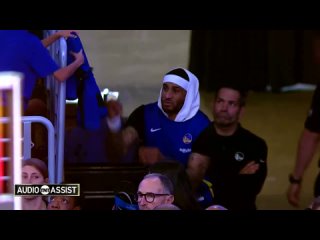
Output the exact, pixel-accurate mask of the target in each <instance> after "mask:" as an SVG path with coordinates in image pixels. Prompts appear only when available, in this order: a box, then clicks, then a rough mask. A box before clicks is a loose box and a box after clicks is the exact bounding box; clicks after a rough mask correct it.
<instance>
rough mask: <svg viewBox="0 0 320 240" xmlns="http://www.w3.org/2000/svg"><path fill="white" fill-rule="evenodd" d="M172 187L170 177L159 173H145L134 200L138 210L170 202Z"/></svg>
mask: <svg viewBox="0 0 320 240" xmlns="http://www.w3.org/2000/svg"><path fill="white" fill-rule="evenodd" d="M173 194H174V188H173V184H172V182H171V181H170V179H169V178H168V177H167V176H165V175H162V174H159V173H151V174H147V175H146V176H145V177H144V178H143V180H142V181H141V182H140V184H139V187H138V192H137V195H136V201H137V202H138V205H139V210H154V208H155V207H157V206H159V205H162V204H172V203H173V201H174V196H173Z"/></svg>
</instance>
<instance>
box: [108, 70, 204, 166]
mask: <svg viewBox="0 0 320 240" xmlns="http://www.w3.org/2000/svg"><path fill="white" fill-rule="evenodd" d="M114 115H116V114H114ZM117 119H118V120H117ZM119 120H120V118H119V116H116V117H114V118H109V119H108V124H109V127H110V129H112V130H113V131H114V132H116V131H119V129H120V124H117V121H118V122H119ZM209 122H210V120H209V119H208V117H207V116H206V115H205V114H204V113H203V112H201V111H200V94H199V81H198V79H197V77H196V76H195V75H194V74H192V73H191V72H190V71H188V70H186V69H184V68H175V69H173V70H171V71H170V72H168V73H167V74H165V75H164V78H163V84H162V88H161V90H160V96H159V99H158V101H157V102H154V103H150V104H147V105H141V106H140V107H138V108H136V109H135V110H134V111H133V112H132V114H131V115H130V116H129V119H128V122H127V126H126V128H125V130H124V131H123V135H122V136H123V140H124V144H125V146H126V147H127V146H130V145H131V144H133V143H134V142H135V141H140V143H141V144H140V148H139V159H140V161H141V162H142V163H143V164H146V165H149V164H153V163H155V162H157V161H160V160H161V159H172V160H176V161H179V162H181V163H182V164H183V165H184V166H186V164H187V161H188V157H189V154H190V153H191V146H192V143H193V142H194V140H195V139H196V138H197V136H198V135H199V134H200V132H201V131H202V130H203V129H204V128H205V127H206V126H208V124H209Z"/></svg>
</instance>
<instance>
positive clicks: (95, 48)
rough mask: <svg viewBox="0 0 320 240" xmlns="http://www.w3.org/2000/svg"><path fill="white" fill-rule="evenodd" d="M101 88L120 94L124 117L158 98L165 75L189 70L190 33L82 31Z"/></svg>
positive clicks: (169, 31)
mask: <svg viewBox="0 0 320 240" xmlns="http://www.w3.org/2000/svg"><path fill="white" fill-rule="evenodd" d="M79 32H80V36H81V40H82V43H83V45H84V48H85V52H86V54H87V57H88V60H89V63H90V65H91V66H92V67H93V68H94V75H95V78H96V81H97V84H98V85H99V87H100V89H103V88H105V87H107V88H109V89H110V90H113V91H117V90H119V91H120V100H121V101H122V102H123V104H124V111H125V114H126V115H128V114H129V113H131V111H132V110H133V109H134V108H135V107H137V106H139V105H140V104H143V103H149V102H151V101H155V100H156V99H157V98H158V94H159V90H160V86H161V81H162V76H163V75H164V74H165V73H166V72H168V71H169V70H170V69H171V68H173V67H178V66H181V67H187V66H188V59H189V42H190V34H191V31H189V30H80V31H79Z"/></svg>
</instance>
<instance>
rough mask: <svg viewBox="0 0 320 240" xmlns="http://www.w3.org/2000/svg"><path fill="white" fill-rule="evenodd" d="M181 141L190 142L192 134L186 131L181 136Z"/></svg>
mask: <svg viewBox="0 0 320 240" xmlns="http://www.w3.org/2000/svg"><path fill="white" fill-rule="evenodd" d="M182 141H183V142H184V143H185V144H189V143H191V142H192V135H191V134H190V133H186V134H185V135H184V136H183V138H182Z"/></svg>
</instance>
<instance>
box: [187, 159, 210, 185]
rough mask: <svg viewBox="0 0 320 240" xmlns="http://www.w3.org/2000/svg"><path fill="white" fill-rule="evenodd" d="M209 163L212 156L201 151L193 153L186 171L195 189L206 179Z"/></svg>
mask: <svg viewBox="0 0 320 240" xmlns="http://www.w3.org/2000/svg"><path fill="white" fill-rule="evenodd" d="M209 163H210V158H209V157H208V156H205V155H202V154H199V153H191V155H190V157H189V160H188V166H187V170H186V171H187V174H188V176H189V179H190V183H191V186H192V189H193V191H195V190H196V189H197V187H198V186H199V185H200V184H201V182H202V180H203V179H204V177H205V174H206V172H207V169H208V167H209Z"/></svg>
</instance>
